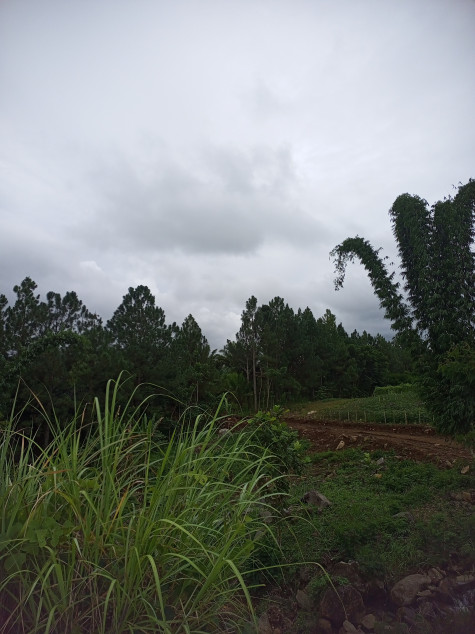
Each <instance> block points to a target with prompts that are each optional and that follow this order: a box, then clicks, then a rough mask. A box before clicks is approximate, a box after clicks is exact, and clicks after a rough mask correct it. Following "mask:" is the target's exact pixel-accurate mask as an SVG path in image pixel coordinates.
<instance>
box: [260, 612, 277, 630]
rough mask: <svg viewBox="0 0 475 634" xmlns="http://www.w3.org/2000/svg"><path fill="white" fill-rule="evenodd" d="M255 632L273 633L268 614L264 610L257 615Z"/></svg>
mask: <svg viewBox="0 0 475 634" xmlns="http://www.w3.org/2000/svg"><path fill="white" fill-rule="evenodd" d="M257 633H258V634H273V628H272V626H271V624H270V621H269V616H268V614H267V612H264V613H263V614H261V616H260V617H259V621H258V622H257Z"/></svg>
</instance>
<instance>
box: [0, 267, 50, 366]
mask: <svg viewBox="0 0 475 634" xmlns="http://www.w3.org/2000/svg"><path fill="white" fill-rule="evenodd" d="M36 288H37V284H36V282H34V281H33V280H32V279H31V278H30V277H25V279H24V280H23V281H22V282H21V284H19V285H16V286H14V287H13V291H14V292H15V293H16V301H15V303H14V304H13V306H8V307H7V308H6V310H5V333H6V339H7V345H8V347H9V353H11V354H20V353H21V352H22V351H23V350H24V349H25V348H27V347H28V346H29V345H30V344H31V343H32V342H33V341H34V340H35V339H36V338H38V337H40V336H41V335H43V334H44V333H45V332H46V321H47V308H46V305H45V304H44V303H43V302H40V296H39V295H36V294H35V291H36Z"/></svg>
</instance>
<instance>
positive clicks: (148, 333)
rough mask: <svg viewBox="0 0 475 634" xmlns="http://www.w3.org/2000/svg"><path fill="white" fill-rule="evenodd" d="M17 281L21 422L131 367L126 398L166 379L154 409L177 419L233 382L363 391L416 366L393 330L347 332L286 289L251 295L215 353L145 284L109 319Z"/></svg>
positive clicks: (12, 309) (4, 318)
mask: <svg viewBox="0 0 475 634" xmlns="http://www.w3.org/2000/svg"><path fill="white" fill-rule="evenodd" d="M13 291H14V293H15V300H14V302H13V303H12V304H11V305H9V303H8V300H7V298H6V296H5V295H0V417H1V418H6V417H8V416H9V415H10V412H11V410H12V408H13V406H14V404H16V407H17V411H20V410H19V409H18V408H19V407H20V406H21V407H22V406H23V404H24V403H27V402H28V403H29V405H28V407H26V408H24V409H23V410H21V418H22V419H23V420H24V421H33V422H35V421H36V422H38V421H39V420H40V418H41V417H40V410H42V409H44V410H46V412H47V413H48V415H50V416H56V417H57V418H58V419H60V418H64V419H67V417H68V416H70V415H71V414H72V412H73V411H74V410H75V408H76V407H77V406H78V405H79V404H81V405H82V406H84V407H87V404H90V403H91V402H92V399H93V397H94V396H95V395H96V394H98V393H102V391H103V390H104V387H105V384H106V382H107V380H108V379H109V378H111V377H116V376H117V375H118V374H119V373H120V372H121V371H125V373H126V375H128V376H129V381H128V391H127V390H124V398H132V399H133V398H134V389H135V388H136V387H137V386H139V385H143V384H151V385H154V386H159V387H160V388H161V393H162V394H163V398H162V399H159V402H158V403H157V402H155V403H154V405H153V406H152V405H151V411H153V412H154V413H156V414H157V415H158V414H160V415H164V416H170V417H171V416H173V415H174V414H176V413H177V412H179V411H182V410H183V408H184V407H187V406H189V405H192V404H213V403H216V402H217V400H218V399H219V398H220V397H221V395H222V394H223V393H225V392H229V394H230V396H229V400H230V401H231V400H233V396H234V397H235V402H239V404H240V406H242V407H243V408H244V410H257V409H263V408H268V407H270V406H272V405H274V404H275V403H281V402H289V401H292V400H298V399H314V398H324V397H332V396H333V397H340V396H345V397H346V396H347V397H351V396H364V395H368V394H371V393H372V391H373V390H374V387H376V386H378V385H384V384H387V383H388V382H390V383H391V382H399V381H401V380H405V379H406V378H407V376H408V373H410V371H411V361H410V358H409V355H408V352H407V350H406V349H405V348H404V347H403V346H402V345H401V344H400V343H399V342H398V341H397V338H396V339H395V340H394V341H387V340H386V339H384V338H383V337H382V336H380V335H377V336H375V337H373V336H371V335H369V334H368V333H366V332H363V334H359V333H357V332H356V331H355V332H353V333H352V334H351V335H348V334H347V333H346V332H345V330H344V328H343V326H342V325H341V324H337V322H336V317H335V316H334V315H333V314H332V313H331V312H330V311H329V310H327V311H326V313H325V314H324V315H323V316H322V317H320V318H318V319H316V318H315V317H314V316H313V314H312V312H311V310H310V309H309V308H306V309H305V310H301V309H299V310H298V311H297V312H295V311H294V310H293V309H292V308H291V307H289V305H288V304H287V303H286V302H285V301H284V299H282V298H280V297H275V298H274V299H272V300H271V301H269V303H267V304H263V305H258V302H257V299H256V298H255V297H254V296H252V297H251V298H250V299H249V300H248V301H247V302H246V306H245V309H244V310H243V312H242V317H241V327H240V329H239V331H238V332H237V333H236V337H235V340H233V341H230V340H228V341H227V343H226V345H225V346H224V348H223V350H221V351H219V352H217V351H216V350H211V348H210V345H209V343H208V341H207V339H206V337H205V336H204V335H203V333H202V331H201V329H200V327H199V325H198V323H197V322H196V320H195V319H194V317H193V316H192V315H189V316H188V317H187V318H186V319H185V320H184V321H183V323H182V324H181V325H178V324H176V323H171V324H170V323H167V322H166V316H165V312H164V310H163V309H162V308H160V307H159V306H157V305H156V302H155V297H154V296H153V294H152V293H151V291H150V289H149V288H148V287H147V286H142V285H141V286H137V287H136V288H132V287H131V288H129V289H128V292H127V293H126V295H124V297H123V299H122V302H121V304H120V305H119V306H118V308H117V309H116V310H115V312H114V313H113V315H112V317H111V318H110V319H109V320H108V321H107V322H106V323H105V324H104V323H103V321H102V319H101V318H100V317H99V316H98V315H97V314H96V313H94V312H92V311H91V310H89V309H88V308H87V307H86V306H85V305H84V303H83V302H82V300H81V299H80V298H79V297H78V296H77V294H76V293H75V292H74V291H69V292H67V293H66V294H64V295H63V296H61V294H59V293H56V292H53V291H50V292H48V293H47V294H46V298H45V300H42V299H41V297H40V295H39V294H37V284H36V283H35V282H34V281H33V280H32V279H31V278H30V277H26V278H25V279H24V280H23V281H22V282H21V284H19V285H17V286H15V287H14V289H13ZM143 389H145V390H146V389H147V388H143ZM150 391H152V388H150ZM155 391H156V390H155ZM142 397H143V390H142V393H141V395H140V398H142ZM137 398H139V397H137ZM45 433H47V432H45Z"/></svg>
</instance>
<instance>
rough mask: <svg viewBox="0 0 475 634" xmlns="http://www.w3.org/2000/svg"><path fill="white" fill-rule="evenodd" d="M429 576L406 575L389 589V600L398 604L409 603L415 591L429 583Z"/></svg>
mask: <svg viewBox="0 0 475 634" xmlns="http://www.w3.org/2000/svg"><path fill="white" fill-rule="evenodd" d="M430 581H431V580H430V577H427V576H426V575H420V574H415V575H408V576H407V577H404V579H401V580H400V581H398V582H397V583H396V584H395V585H394V586H393V588H392V590H391V601H392V602H393V603H394V604H395V605H398V606H405V605H411V603H413V602H414V601H415V599H416V597H417V593H418V592H420V591H421V590H423V589H424V588H426V587H427V586H428V585H429V584H430Z"/></svg>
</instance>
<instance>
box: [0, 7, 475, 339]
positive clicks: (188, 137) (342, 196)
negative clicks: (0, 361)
mask: <svg viewBox="0 0 475 634" xmlns="http://www.w3.org/2000/svg"><path fill="white" fill-rule="evenodd" d="M474 20H475V3H473V1H472V0H458V2H457V3H454V2H453V1H452V0H434V1H433V2H431V3H427V1H426V0H401V1H400V2H397V3H392V4H391V6H388V5H387V3H375V2H373V1H372V0H367V1H366V0H361V2H354V1H353V0H335V1H334V2H327V1H325V0H315V1H314V2H308V1H307V0H292V1H290V0H275V2H268V1H267V0H242V1H241V2H237V3H223V2H221V1H220V0H204V1H203V2H202V3H199V6H198V5H197V4H196V3H194V2H192V1H191V0H179V1H178V2H166V1H165V0H137V1H136V2H133V3H131V2H129V1H128V0H101V2H64V1H63V0H43V1H42V2H37V1H36V0H15V2H13V1H12V0H11V1H10V2H2V3H0V85H1V86H2V99H1V101H0V135H1V138H2V144H1V145H0V221H1V230H0V292H4V293H8V292H9V290H10V289H11V288H12V286H13V285H14V284H17V283H19V282H20V281H21V280H22V279H23V278H24V277H25V276H26V275H30V276H31V277H33V278H34V279H35V280H36V281H37V282H38V285H39V291H40V292H42V293H46V292H47V291H48V290H56V291H59V292H65V291H66V290H76V291H77V292H78V294H79V296H80V297H81V298H82V299H83V300H84V301H85V302H86V304H87V305H88V306H89V307H90V308H92V309H93V310H96V311H99V312H100V313H101V314H102V315H103V316H104V318H105V319H107V318H109V317H110V315H111V314H112V312H113V310H114V309H115V308H116V307H117V306H118V305H119V303H120V301H121V298H122V296H123V295H124V294H125V293H126V291H127V288H128V287H129V286H136V285H138V284H147V285H148V286H149V287H150V288H151V289H152V291H153V292H154V294H155V296H156V298H157V302H158V303H159V304H160V305H161V306H162V307H163V308H164V310H165V312H166V314H167V318H168V319H169V320H174V321H178V322H181V321H182V320H183V319H184V318H185V317H186V316H187V315H188V314H189V313H192V314H193V315H194V316H195V318H196V319H197V320H198V323H199V324H200V325H201V327H202V329H203V330H204V332H205V334H206V335H207V336H208V337H209V339H210V341H211V343H212V345H213V346H214V347H220V346H221V345H222V344H223V343H224V342H225V340H226V338H230V337H233V336H234V334H235V332H236V330H237V329H238V327H239V315H240V313H241V311H242V310H243V308H244V304H245V301H246V299H248V298H249V297H250V296H251V295H252V294H254V295H256V296H257V298H258V300H259V301H260V302H261V303H262V302H267V301H269V300H270V299H271V298H272V297H274V296H275V295H280V296H282V297H284V299H286V301H288V302H289V303H290V304H291V305H292V307H293V308H294V309H297V308H298V307H302V308H304V307H305V306H307V305H308V306H310V308H311V309H312V310H313V311H314V314H315V315H316V316H320V315H321V314H323V312H324V311H325V309H326V308H330V309H331V310H332V311H333V312H334V313H335V314H336V315H337V319H338V320H339V321H340V320H341V321H343V324H344V326H345V328H347V330H350V331H351V330H352V329H353V328H358V329H359V330H363V328H366V329H367V330H370V331H373V332H375V331H378V330H379V331H382V332H386V333H389V328H388V324H387V323H386V322H385V321H384V320H383V319H382V314H381V311H380V310H379V308H378V302H377V300H376V299H375V298H374V296H373V293H372V290H371V287H370V285H369V282H368V280H367V279H366V275H365V273H364V271H363V270H362V269H361V267H359V266H358V265H354V266H353V267H350V269H349V272H348V279H347V283H346V285H345V288H344V289H343V290H342V291H340V292H339V293H335V291H334V290H333V283H332V279H333V265H332V263H331V262H330V260H329V257H328V253H329V251H330V250H331V249H332V248H333V247H334V246H335V245H336V244H337V243H338V242H341V241H342V240H343V239H344V238H346V237H347V236H351V235H355V234H359V235H363V236H364V237H366V238H368V239H369V240H370V241H371V242H372V243H373V244H374V245H375V246H383V247H384V250H385V253H387V254H388V255H389V256H390V258H391V259H395V247H394V243H393V239H392V236H391V233H390V223H389V219H388V215H387V211H388V209H389V207H390V206H391V204H392V203H393V201H394V200H395V198H396V197H397V196H398V195H399V194H401V193H403V192H409V193H412V194H419V195H420V196H422V197H424V198H426V199H427V200H429V201H430V202H434V201H435V200H437V199H440V198H442V197H443V196H444V195H446V194H448V193H450V192H451V186H452V184H457V183H458V182H459V181H462V182H466V181H467V180H468V178H470V177H473V176H474V174H473V147H474V146H475V129H474V127H473V125H472V119H473V114H472V113H473V106H474V97H475V91H474V83H473V80H472V79H471V78H472V76H473V69H472V65H473V64H472V60H473V56H474V53H475V44H474V39H473V23H474Z"/></svg>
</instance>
